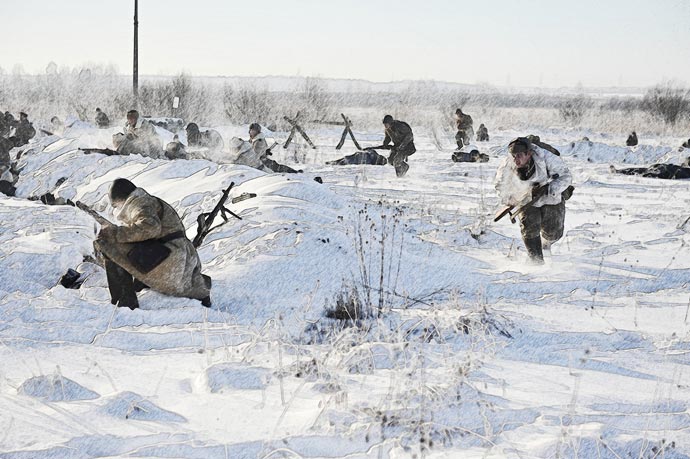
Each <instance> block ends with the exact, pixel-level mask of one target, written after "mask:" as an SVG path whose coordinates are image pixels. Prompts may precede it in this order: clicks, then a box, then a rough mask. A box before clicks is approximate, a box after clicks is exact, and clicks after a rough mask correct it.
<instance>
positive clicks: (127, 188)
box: [109, 178, 137, 202]
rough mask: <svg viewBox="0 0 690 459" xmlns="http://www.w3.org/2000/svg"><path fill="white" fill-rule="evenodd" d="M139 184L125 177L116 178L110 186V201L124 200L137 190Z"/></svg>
mask: <svg viewBox="0 0 690 459" xmlns="http://www.w3.org/2000/svg"><path fill="white" fill-rule="evenodd" d="M136 188H137V186H136V185H135V184H133V183H132V182H130V181H129V180H127V179H124V178H118V179H115V181H114V182H113V184H112V185H111V186H110V193H109V196H110V202H114V201H124V200H126V199H127V197H128V196H129V195H130V194H132V192H133V191H134V190H136Z"/></svg>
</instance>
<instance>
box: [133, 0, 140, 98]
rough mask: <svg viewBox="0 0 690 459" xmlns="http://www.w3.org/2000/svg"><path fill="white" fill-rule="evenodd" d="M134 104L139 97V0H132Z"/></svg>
mask: <svg viewBox="0 0 690 459" xmlns="http://www.w3.org/2000/svg"><path fill="white" fill-rule="evenodd" d="M132 94H133V95H134V106H135V107H136V106H137V102H138V99H139V0H134V68H133V69H132Z"/></svg>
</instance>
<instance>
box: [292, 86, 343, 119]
mask: <svg viewBox="0 0 690 459" xmlns="http://www.w3.org/2000/svg"><path fill="white" fill-rule="evenodd" d="M301 105H302V109H301V110H300V111H303V112H305V113H306V114H308V117H307V118H306V119H308V120H309V121H313V120H318V121H323V120H327V119H330V118H331V117H333V116H334V115H335V110H334V109H333V97H332V95H331V94H330V93H328V91H327V88H326V85H325V84H324V82H323V80H320V79H318V78H309V77H307V78H306V79H305V80H304V86H303V89H302V94H301Z"/></svg>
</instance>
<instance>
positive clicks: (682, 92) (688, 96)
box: [642, 82, 690, 125]
mask: <svg viewBox="0 0 690 459" xmlns="http://www.w3.org/2000/svg"><path fill="white" fill-rule="evenodd" d="M642 107H643V109H644V110H646V111H647V112H649V113H651V114H652V115H653V116H655V117H657V118H660V119H662V120H663V121H664V123H666V124H670V125H675V124H676V122H678V121H680V120H681V119H682V118H685V117H687V116H688V114H690V91H688V90H687V89H685V88H681V87H679V86H677V85H676V84H675V83H672V82H667V83H663V84H660V85H657V86H655V87H653V88H651V89H649V90H647V92H646V93H645V95H644V99H643V100H642Z"/></svg>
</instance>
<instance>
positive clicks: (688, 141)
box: [681, 139, 690, 148]
mask: <svg viewBox="0 0 690 459" xmlns="http://www.w3.org/2000/svg"><path fill="white" fill-rule="evenodd" d="M681 146H682V147H683V148H690V139H688V140H686V141H685V142H683V145H681Z"/></svg>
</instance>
